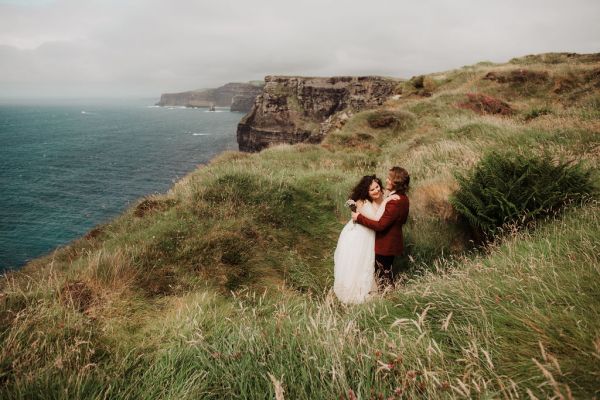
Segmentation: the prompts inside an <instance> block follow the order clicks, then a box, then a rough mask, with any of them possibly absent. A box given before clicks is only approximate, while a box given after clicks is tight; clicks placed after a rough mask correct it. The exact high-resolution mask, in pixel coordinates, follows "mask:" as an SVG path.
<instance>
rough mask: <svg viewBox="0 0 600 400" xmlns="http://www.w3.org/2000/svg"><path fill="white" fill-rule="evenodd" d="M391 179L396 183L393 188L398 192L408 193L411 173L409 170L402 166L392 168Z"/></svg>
mask: <svg viewBox="0 0 600 400" xmlns="http://www.w3.org/2000/svg"><path fill="white" fill-rule="evenodd" d="M390 180H391V181H392V184H393V185H394V188H393V190H394V191H395V192H396V193H398V194H406V193H407V192H408V185H409V184H410V175H408V171H407V170H405V169H404V168H402V167H392V168H390Z"/></svg>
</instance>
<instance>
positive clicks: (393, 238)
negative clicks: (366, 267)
mask: <svg viewBox="0 0 600 400" xmlns="http://www.w3.org/2000/svg"><path fill="white" fill-rule="evenodd" d="M408 209H409V203H408V197H407V196H406V195H403V194H402V195H400V199H398V200H390V201H388V202H387V203H386V205H385V210H384V211H383V215H382V216H381V218H380V219H379V221H373V220H371V219H368V218H366V217H365V216H364V215H362V214H359V215H358V218H357V220H356V222H358V223H359V224H361V225H364V226H366V227H367V228H370V229H373V230H374V231H375V260H376V262H375V264H376V265H375V274H376V277H377V278H379V279H380V282H381V284H384V285H388V284H391V283H393V279H394V276H393V271H392V264H393V263H394V257H395V256H399V255H402V253H403V251H404V238H403V236H402V225H404V224H405V223H406V220H407V219H408Z"/></svg>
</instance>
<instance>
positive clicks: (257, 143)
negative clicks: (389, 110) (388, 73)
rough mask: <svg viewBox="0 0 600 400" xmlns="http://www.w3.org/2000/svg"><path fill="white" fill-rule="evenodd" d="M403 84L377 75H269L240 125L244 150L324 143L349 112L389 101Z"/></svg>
mask: <svg viewBox="0 0 600 400" xmlns="http://www.w3.org/2000/svg"><path fill="white" fill-rule="evenodd" d="M398 82H399V81H398V80H396V79H392V78H383V77H376V76H361V77H351V76H339V77H332V78H306V77H295V76H267V77H266V78H265V86H264V88H263V91H262V93H261V94H260V95H259V96H258V97H257V98H256V100H255V102H254V105H253V107H252V109H251V110H250V112H249V113H248V114H246V116H245V117H244V118H242V120H241V121H240V123H239V124H238V129H237V141H238V144H239V148H240V150H241V151H248V152H254V151H260V150H262V149H264V148H266V147H269V146H271V145H276V144H283V143H289V144H294V143H299V142H309V143H319V142H320V141H321V140H323V137H324V136H325V135H326V134H327V133H328V132H329V131H330V130H331V129H333V128H337V127H339V126H340V124H341V123H343V121H344V120H345V119H347V118H348V117H349V115H351V114H353V113H355V112H357V111H361V110H363V109H367V108H373V107H377V106H380V105H381V104H383V103H384V102H385V100H386V99H387V98H388V97H389V96H391V95H393V93H394V89H395V87H396V85H397V84H398Z"/></svg>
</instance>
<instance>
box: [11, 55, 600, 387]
mask: <svg viewBox="0 0 600 400" xmlns="http://www.w3.org/2000/svg"><path fill="white" fill-rule="evenodd" d="M494 149H514V150H515V151H519V152H522V153H524V154H528V155H531V154H534V155H535V154H540V155H541V154H551V155H553V156H554V157H556V158H557V159H572V160H578V161H581V162H583V163H584V164H585V165H586V166H587V167H589V168H591V169H592V170H593V171H594V173H593V179H594V181H595V183H596V184H597V185H598V183H600V177H599V175H598V172H597V171H598V166H599V165H598V164H599V161H600V55H599V54H586V55H577V54H571V53H552V54H541V55H532V56H527V57H522V58H517V59H513V60H511V61H510V62H508V63H505V64H493V63H489V62H482V63H479V64H476V65H473V66H467V67H463V68H460V69H457V70H453V71H447V72H443V73H436V74H431V75H425V76H419V77H413V78H412V79H410V80H407V81H403V82H399V83H398V84H397V85H396V86H395V87H394V89H393V93H392V95H391V96H389V97H388V98H387V99H386V101H385V102H384V103H383V104H381V105H375V106H374V108H372V109H366V110H363V111H360V112H357V113H356V114H353V115H352V116H350V117H349V118H348V119H347V120H346V121H344V122H343V123H342V124H340V125H339V126H338V129H336V130H333V131H331V132H329V133H328V134H327V135H326V136H325V137H324V138H323V140H322V142H321V143H320V144H308V143H300V144H296V145H279V146H274V147H271V148H267V149H265V150H263V151H261V152H259V153H241V152H226V153H223V154H221V155H220V156H219V157H217V158H215V159H214V160H213V161H212V162H211V163H210V164H209V165H207V166H204V167H201V168H199V169H198V170H196V171H194V172H192V173H191V174H189V175H188V176H186V177H185V178H184V179H182V180H181V181H179V182H177V183H176V184H175V185H174V186H173V188H172V189H171V190H170V191H169V192H168V193H165V194H163V195H157V196H150V197H148V198H145V199H141V200H140V201H139V203H138V204H136V205H135V206H134V207H132V208H131V209H130V210H128V211H127V212H126V213H124V214H123V215H121V216H120V217H118V218H116V219H115V220H114V221H111V222H110V223H108V224H106V225H103V226H98V227H97V228H95V229H94V230H92V231H91V232H89V233H88V234H87V235H86V236H85V237H83V238H81V239H79V240H77V241H75V242H73V243H71V244H70V245H68V246H65V247H63V248H60V249H57V250H56V251H54V252H53V253H52V254H49V255H48V256H46V257H43V258H40V259H37V260H34V261H32V262H31V263H30V264H28V265H27V266H25V267H24V268H23V269H22V270H21V271H16V272H12V273H9V274H7V275H5V276H4V277H3V278H2V280H1V281H0V289H1V292H0V342H1V346H0V386H1V388H2V390H0V398H28V399H30V398H48V397H56V398H99V397H102V398H178V399H186V398H190V399H191V398H208V399H213V398H214V399H222V398H263V397H275V393H276V391H278V392H279V391H280V390H283V396H285V397H286V398H290V399H309V398H389V397H395V398H431V399H437V398H440V399H448V398H474V397H475V398H509V399H512V398H534V396H535V397H536V398H550V397H556V398H565V399H567V398H571V397H573V398H593V397H595V396H596V397H597V396H598V395H599V393H598V385H597V382H598V375H599V374H600V364H599V363H598V360H599V359H600V297H599V296H598V290H597V282H599V278H600V276H599V275H600V260H599V254H600V252H599V251H598V240H597V238H598V237H600V212H599V211H600V210H599V206H598V203H597V202H589V203H587V204H581V205H574V206H572V207H571V208H570V210H569V211H567V212H565V213H563V214H562V215H559V216H557V217H556V218H554V219H552V220H548V221H544V222H541V223H540V224H538V226H537V227H536V228H535V229H532V230H524V231H520V232H513V233H512V234H507V235H506V236H504V237H503V238H501V239H499V240H498V241H497V242H496V243H494V244H493V245H491V246H489V247H487V248H486V249H485V250H474V249H473V248H472V241H471V239H472V237H471V235H470V233H469V231H468V229H467V228H466V227H465V226H464V224H463V223H462V222H461V220H460V219H459V218H458V216H457V215H456V213H455V212H454V210H453V209H452V207H451V206H450V204H449V203H448V197H449V195H450V194H451V193H453V192H454V191H455V190H456V187H457V184H456V180H455V178H454V174H455V173H456V172H464V171H467V170H469V169H470V168H472V167H473V166H474V165H475V164H476V163H477V161H478V160H479V159H480V158H481V156H482V155H483V154H484V153H485V152H487V151H490V150H494ZM392 165H402V166H404V167H405V168H407V169H408V171H409V172H410V173H411V184H412V187H411V191H410V193H409V196H410V198H411V211H410V220H409V222H408V224H407V226H406V241H407V254H406V257H405V258H404V259H402V260H399V262H398V265H397V267H399V268H402V269H404V270H405V274H404V276H403V278H402V283H401V285H399V286H398V287H397V288H396V289H395V290H392V291H389V292H388V293H385V294H383V295H381V296H378V297H377V298H375V299H373V300H372V301H370V302H368V303H366V304H363V305H359V306H353V307H346V306H343V305H340V304H339V303H338V302H337V301H336V300H335V298H334V297H333V296H332V294H331V291H330V288H331V284H332V265H333V263H332V257H333V251H334V249H335V245H336V241H337V236H338V235H339V232H340V230H341V228H342V226H343V224H344V223H345V222H346V221H347V219H348V213H347V210H345V209H344V206H343V204H344V202H345V200H346V197H347V195H348V192H349V190H350V189H351V187H352V186H353V184H354V183H355V182H356V181H357V180H358V179H359V178H360V177H361V176H362V175H364V174H367V173H369V174H370V173H377V174H378V175H380V176H383V175H384V174H385V173H386V171H387V169H388V168H389V167H390V166H392Z"/></svg>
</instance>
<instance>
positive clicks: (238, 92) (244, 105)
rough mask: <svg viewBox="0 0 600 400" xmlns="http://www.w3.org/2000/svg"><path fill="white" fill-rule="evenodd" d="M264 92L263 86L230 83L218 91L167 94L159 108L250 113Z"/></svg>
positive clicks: (161, 97) (162, 98)
mask: <svg viewBox="0 0 600 400" xmlns="http://www.w3.org/2000/svg"><path fill="white" fill-rule="evenodd" d="M261 92H262V85H261V84H250V83H228V84H226V85H224V86H221V87H219V88H216V89H206V90H192V91H189V92H181V93H165V94H163V95H161V96H160V101H159V102H158V103H156V105H158V106H184V107H210V106H211V105H214V106H217V107H231V111H243V112H248V111H250V108H251V107H252V104H254V99H255V98H256V96H258V95H259V94H260V93H261Z"/></svg>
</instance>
